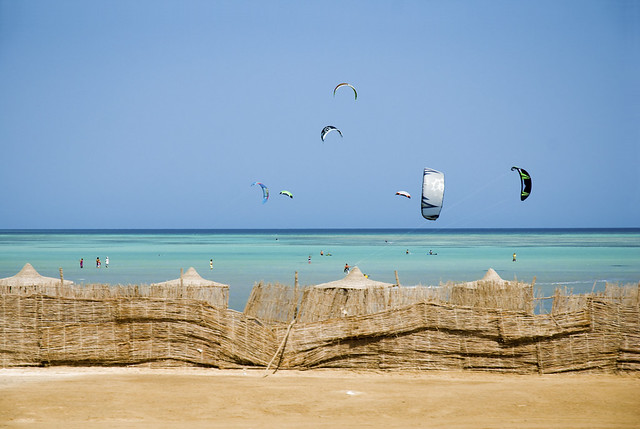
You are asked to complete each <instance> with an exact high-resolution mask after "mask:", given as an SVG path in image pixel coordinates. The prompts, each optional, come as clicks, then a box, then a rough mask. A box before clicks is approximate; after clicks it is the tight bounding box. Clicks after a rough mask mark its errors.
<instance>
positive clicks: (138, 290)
mask: <svg viewBox="0 0 640 429" xmlns="http://www.w3.org/2000/svg"><path fill="white" fill-rule="evenodd" d="M0 295H21V296H29V295H46V296H56V297H64V298H86V299H119V298H170V299H193V300H196V301H204V302H206V303H208V304H209V305H212V306H214V307H218V308H227V307H228V304H229V287H228V286H224V287H223V286H195V285H185V286H182V287H175V286H168V285H162V284H159V285H148V284H143V285H115V286H113V285H108V284H86V285H85V284H64V285H62V284H59V283H57V284H45V285H31V286H5V285H0Z"/></svg>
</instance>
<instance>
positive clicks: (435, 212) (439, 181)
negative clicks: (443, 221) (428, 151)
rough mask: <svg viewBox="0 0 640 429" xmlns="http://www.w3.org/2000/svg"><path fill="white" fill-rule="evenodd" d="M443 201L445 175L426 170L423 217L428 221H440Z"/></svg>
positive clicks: (424, 176)
mask: <svg viewBox="0 0 640 429" xmlns="http://www.w3.org/2000/svg"><path fill="white" fill-rule="evenodd" d="M443 199H444V173H441V172H439V171H436V170H432V169H430V168H425V169H424V174H423V176H422V203H421V208H422V217H423V218H425V219H428V220H436V219H438V216H440V210H442V200H443Z"/></svg>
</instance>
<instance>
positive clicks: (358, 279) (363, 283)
mask: <svg viewBox="0 0 640 429" xmlns="http://www.w3.org/2000/svg"><path fill="white" fill-rule="evenodd" d="M392 286H395V285H394V284H391V283H384V282H379V281H375V280H371V279H368V278H366V277H365V276H364V274H362V271H360V269H359V268H358V267H353V268H351V270H350V271H349V274H347V275H346V276H344V278H343V279H342V280H336V281H333V282H329V283H322V284H319V285H316V286H315V288H317V289H369V288H375V287H392Z"/></svg>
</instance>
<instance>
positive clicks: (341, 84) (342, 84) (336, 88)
mask: <svg viewBox="0 0 640 429" xmlns="http://www.w3.org/2000/svg"><path fill="white" fill-rule="evenodd" d="M343 86H348V87H349V88H351V89H353V95H354V96H355V99H356V100H357V99H358V91H356V89H355V88H354V86H353V85H351V84H350V83H347V82H342V83H339V84H338V86H336V87H335V88H334V89H333V96H334V97H335V96H336V91H337V90H338V88H341V87H343Z"/></svg>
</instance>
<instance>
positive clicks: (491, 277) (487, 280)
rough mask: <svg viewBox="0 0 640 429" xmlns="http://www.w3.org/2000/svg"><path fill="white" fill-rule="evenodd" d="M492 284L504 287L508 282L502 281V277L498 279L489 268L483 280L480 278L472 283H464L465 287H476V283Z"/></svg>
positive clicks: (494, 272) (496, 274)
mask: <svg viewBox="0 0 640 429" xmlns="http://www.w3.org/2000/svg"><path fill="white" fill-rule="evenodd" d="M480 282H482V283H494V284H498V285H506V284H508V283H509V282H508V281H506V280H504V279H503V278H502V277H500V276H499V275H498V273H496V271H495V270H494V269H493V268H489V269H488V270H487V272H486V274H485V275H484V277H483V278H481V279H480V280H475V281H472V282H466V283H464V285H465V286H478V283H480Z"/></svg>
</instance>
